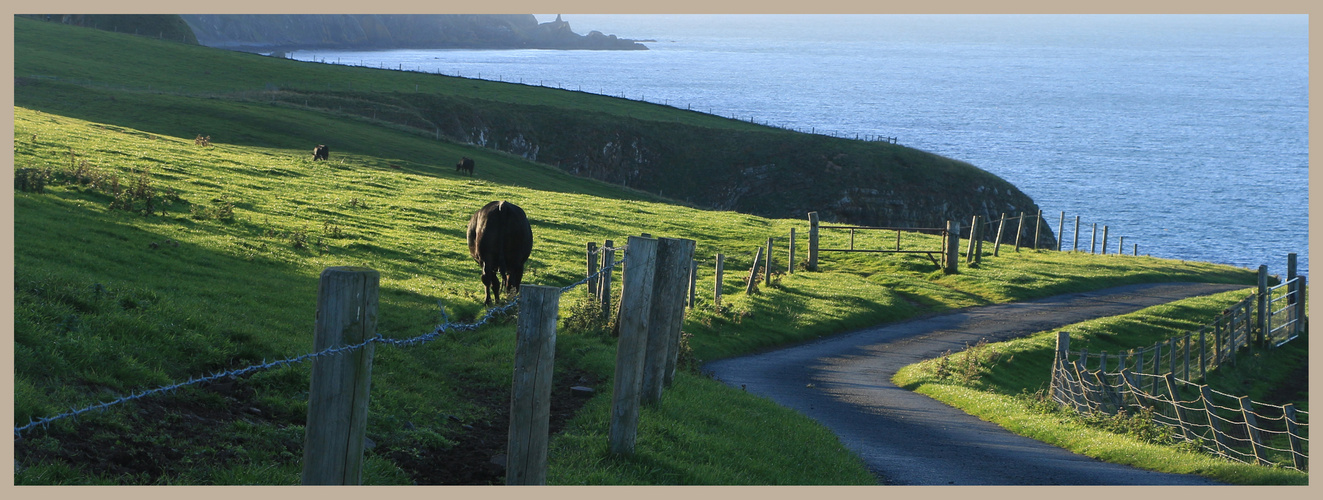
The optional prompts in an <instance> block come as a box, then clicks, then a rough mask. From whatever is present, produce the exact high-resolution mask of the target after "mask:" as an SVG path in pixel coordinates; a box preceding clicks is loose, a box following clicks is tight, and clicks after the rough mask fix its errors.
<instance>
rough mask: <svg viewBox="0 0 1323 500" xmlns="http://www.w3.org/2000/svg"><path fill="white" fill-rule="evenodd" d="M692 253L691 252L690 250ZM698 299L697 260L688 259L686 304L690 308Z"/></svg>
mask: <svg viewBox="0 0 1323 500" xmlns="http://www.w3.org/2000/svg"><path fill="white" fill-rule="evenodd" d="M690 253H692V252H690ZM697 299H698V261H697V260H694V259H692V258H691V259H689V299H688V301H687V302H686V304H687V305H688V306H689V308H690V309H693V308H694V303H695V301H696V300H697Z"/></svg>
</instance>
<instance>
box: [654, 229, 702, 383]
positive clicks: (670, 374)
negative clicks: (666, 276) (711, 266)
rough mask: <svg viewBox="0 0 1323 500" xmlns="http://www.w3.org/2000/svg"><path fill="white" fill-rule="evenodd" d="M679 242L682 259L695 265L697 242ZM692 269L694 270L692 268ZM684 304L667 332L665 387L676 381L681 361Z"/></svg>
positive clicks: (664, 371)
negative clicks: (676, 371)
mask: <svg viewBox="0 0 1323 500" xmlns="http://www.w3.org/2000/svg"><path fill="white" fill-rule="evenodd" d="M678 241H679V242H680V248H679V252H680V258H682V259H686V261H687V262H690V263H694V262H695V261H694V248H695V247H696V246H697V242H695V241H694V240H686V239H681V240H678ZM695 265H696V264H695ZM690 269H693V268H692V267H691V268H690ZM681 279H683V278H681ZM683 302H684V301H683V299H681V300H680V304H679V306H678V307H676V309H675V312H674V314H671V324H670V325H669V326H668V327H667V330H666V331H667V332H668V333H669V338H667V339H666V367H665V368H664V369H663V370H662V386H663V387H670V386H671V383H672V382H673V381H674V380H675V367H676V366H677V365H678V364H679V360H680V335H681V333H680V331H681V329H683V328H684V303H683Z"/></svg>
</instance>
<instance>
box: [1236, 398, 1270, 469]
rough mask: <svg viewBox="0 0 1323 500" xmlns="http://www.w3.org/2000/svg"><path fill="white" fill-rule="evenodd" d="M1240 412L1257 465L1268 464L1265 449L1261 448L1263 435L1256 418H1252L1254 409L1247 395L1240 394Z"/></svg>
mask: <svg viewBox="0 0 1323 500" xmlns="http://www.w3.org/2000/svg"><path fill="white" fill-rule="evenodd" d="M1239 401H1240V414H1241V416H1242V417H1243V418H1244V419H1245V434H1246V435H1247V436H1249V439H1250V443H1251V445H1252V446H1253V448H1254V459H1255V461H1257V462H1258V463H1259V465H1268V464H1269V462H1268V459H1267V458H1264V457H1266V456H1267V454H1266V451H1265V450H1264V449H1263V436H1262V435H1260V434H1259V423H1258V419H1256V418H1254V409H1253V407H1252V404H1251V401H1250V398H1249V396H1241V397H1240V399H1239Z"/></svg>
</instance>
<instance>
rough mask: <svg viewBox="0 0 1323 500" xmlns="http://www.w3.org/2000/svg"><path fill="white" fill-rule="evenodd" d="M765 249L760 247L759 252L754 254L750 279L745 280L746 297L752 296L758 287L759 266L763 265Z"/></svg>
mask: <svg viewBox="0 0 1323 500" xmlns="http://www.w3.org/2000/svg"><path fill="white" fill-rule="evenodd" d="M762 260H763V247H758V251H757V252H755V253H754V254H753V267H750V268H749V278H748V279H746V280H744V281H745V285H744V293H745V295H748V294H752V293H753V289H754V287H756V286H758V266H759V265H760V264H762Z"/></svg>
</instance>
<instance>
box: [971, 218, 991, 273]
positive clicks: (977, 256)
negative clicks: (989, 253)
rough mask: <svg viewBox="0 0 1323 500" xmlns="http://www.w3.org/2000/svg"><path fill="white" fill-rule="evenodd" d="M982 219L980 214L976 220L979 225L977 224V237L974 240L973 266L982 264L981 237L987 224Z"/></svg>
mask: <svg viewBox="0 0 1323 500" xmlns="http://www.w3.org/2000/svg"><path fill="white" fill-rule="evenodd" d="M983 219H984V217H983V216H981V215H980V216H979V218H978V221H979V225H978V238H977V239H975V240H974V265H975V266H979V265H982V264H983V239H984V234H983V229H984V227H986V226H987V225H988V223H987V222H986V221H984V220H983Z"/></svg>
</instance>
